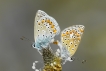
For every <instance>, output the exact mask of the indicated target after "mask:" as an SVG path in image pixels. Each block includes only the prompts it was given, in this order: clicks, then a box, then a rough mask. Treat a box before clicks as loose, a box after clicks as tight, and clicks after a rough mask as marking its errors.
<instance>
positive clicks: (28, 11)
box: [0, 0, 106, 71]
mask: <svg viewBox="0 0 106 71" xmlns="http://www.w3.org/2000/svg"><path fill="white" fill-rule="evenodd" d="M39 9H40V10H43V11H45V12H46V13H48V14H49V15H50V16H53V17H54V18H55V19H56V20H57V22H58V23H59V25H60V28H61V30H63V29H64V28H66V27H69V26H71V25H76V24H81V25H84V26H85V31H84V35H83V37H82V41H81V43H80V45H79V48H78V50H77V52H76V53H75V55H74V56H73V57H76V60H75V61H73V62H71V63H70V62H67V63H66V64H65V65H64V66H63V71H106V0H0V71H34V70H32V63H33V62H34V61H35V60H39V61H42V57H41V55H40V54H39V53H38V52H37V50H36V49H34V48H32V47H31V44H32V43H31V42H29V41H22V40H20V37H22V36H25V37H27V38H28V39H30V40H31V41H34V33H33V32H34V18H35V14H36V12H37V10H39ZM56 39H59V40H60V36H57V37H56ZM51 47H52V48H53V49H54V47H55V48H58V47H57V46H55V45H51ZM77 58H80V59H77ZM82 60H87V62H85V63H81V62H82Z"/></svg>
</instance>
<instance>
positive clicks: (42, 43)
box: [34, 10, 60, 50]
mask: <svg viewBox="0 0 106 71" xmlns="http://www.w3.org/2000/svg"><path fill="white" fill-rule="evenodd" d="M59 33H60V28H59V25H58V23H57V22H56V20H55V19H54V18H53V17H51V16H49V15H48V14H46V13H45V12H44V11H41V10H38V12H37V13H36V16H35V23H34V39H35V43H34V45H35V48H37V49H38V50H41V49H42V48H46V47H47V46H48V45H49V43H52V42H53V41H54V37H55V36H56V35H58V34H59Z"/></svg>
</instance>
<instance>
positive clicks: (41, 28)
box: [33, 10, 84, 61]
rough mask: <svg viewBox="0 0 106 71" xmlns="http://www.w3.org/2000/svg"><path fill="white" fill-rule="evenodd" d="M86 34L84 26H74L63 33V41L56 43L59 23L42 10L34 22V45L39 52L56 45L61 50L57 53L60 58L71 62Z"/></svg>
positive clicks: (38, 12)
mask: <svg viewBox="0 0 106 71" xmlns="http://www.w3.org/2000/svg"><path fill="white" fill-rule="evenodd" d="M83 32H84V26H83V25H73V26H71V27H68V28H66V29H64V30H63V31H62V32H61V41H60V42H59V41H57V42H55V41H54V37H55V36H56V35H59V34H60V27H59V25H58V23H57V21H56V20H55V19H54V18H53V17H51V16H49V15H48V14H47V13H45V12H44V11H42V10H38V11H37V13H36V16H35V22H34V40H35V42H34V44H33V47H34V48H36V49H37V50H38V51H40V50H42V49H43V48H47V47H48V46H49V44H50V43H56V44H57V45H58V46H59V47H60V49H59V50H58V51H57V52H58V53H59V54H60V57H61V58H62V59H64V60H68V61H70V60H71V59H70V57H72V56H73V55H74V53H75V52H76V50H77V48H78V45H79V43H80V41H81V37H82V34H83Z"/></svg>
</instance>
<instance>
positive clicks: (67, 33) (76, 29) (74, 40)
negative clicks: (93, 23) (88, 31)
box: [61, 25, 84, 57]
mask: <svg viewBox="0 0 106 71" xmlns="http://www.w3.org/2000/svg"><path fill="white" fill-rule="evenodd" d="M83 31H84V26H83V25H74V26H71V27H68V28H66V29H64V30H63V31H62V33H61V43H62V46H63V48H65V49H66V50H67V51H68V53H69V55H70V57H71V56H73V55H74V53H75V52H76V50H77V48H78V45H79V43H80V41H81V36H82V34H83Z"/></svg>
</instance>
